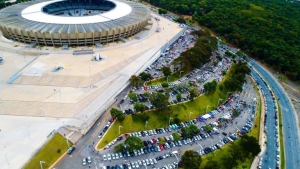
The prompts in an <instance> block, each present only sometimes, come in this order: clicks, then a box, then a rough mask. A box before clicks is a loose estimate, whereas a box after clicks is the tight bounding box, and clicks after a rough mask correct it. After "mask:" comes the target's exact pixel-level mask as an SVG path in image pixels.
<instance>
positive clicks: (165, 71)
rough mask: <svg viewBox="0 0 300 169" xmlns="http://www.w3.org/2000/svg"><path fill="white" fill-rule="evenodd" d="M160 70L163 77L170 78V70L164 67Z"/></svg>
mask: <svg viewBox="0 0 300 169" xmlns="http://www.w3.org/2000/svg"><path fill="white" fill-rule="evenodd" d="M160 70H161V71H162V73H163V74H164V76H165V77H167V76H170V75H171V73H172V72H171V69H170V68H169V67H166V66H164V67H162V68H161V69H160Z"/></svg>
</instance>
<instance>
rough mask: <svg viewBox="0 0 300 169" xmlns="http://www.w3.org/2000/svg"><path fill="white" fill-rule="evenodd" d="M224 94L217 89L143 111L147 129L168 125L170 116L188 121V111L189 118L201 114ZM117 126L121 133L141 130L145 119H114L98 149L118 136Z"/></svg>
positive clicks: (224, 93)
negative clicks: (167, 105)
mask: <svg viewBox="0 0 300 169" xmlns="http://www.w3.org/2000/svg"><path fill="white" fill-rule="evenodd" d="M226 94H227V91H225V90H223V91H220V90H219V89H217V90H216V91H215V92H214V93H209V94H205V95H202V96H199V97H197V98H195V99H194V100H193V101H189V102H185V103H181V104H177V105H173V106H169V107H168V108H166V109H165V110H154V111H148V112H145V113H147V115H148V116H149V117H150V118H149V120H148V124H147V129H156V128H161V127H166V126H168V123H169V118H170V117H172V118H174V117H177V118H179V119H180V120H181V121H188V120H189V114H190V112H192V113H191V116H190V118H191V119H194V118H196V117H198V116H199V115H203V114H205V113H206V112H205V111H206V107H207V105H210V107H208V111H211V110H213V109H215V108H216V105H217V103H218V100H219V98H222V99H224V98H225V97H226ZM224 100H225V99H224ZM119 126H123V128H121V131H120V133H121V134H122V133H129V132H136V131H142V130H144V129H145V121H143V120H141V119H140V118H139V117H138V116H134V117H133V116H132V115H127V116H126V117H125V120H124V121H123V122H120V121H118V120H117V121H115V122H114V124H113V125H112V126H111V127H110V129H109V130H108V131H107V133H109V134H106V135H105V136H104V137H103V139H102V140H101V142H100V144H99V145H98V147H97V148H98V149H100V148H103V147H104V146H105V145H106V144H108V143H109V142H111V141H112V140H113V139H115V138H117V137H118V134H119Z"/></svg>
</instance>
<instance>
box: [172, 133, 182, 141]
mask: <svg viewBox="0 0 300 169" xmlns="http://www.w3.org/2000/svg"><path fill="white" fill-rule="evenodd" d="M172 136H173V138H174V141H178V140H180V135H179V134H178V133H173V134H172Z"/></svg>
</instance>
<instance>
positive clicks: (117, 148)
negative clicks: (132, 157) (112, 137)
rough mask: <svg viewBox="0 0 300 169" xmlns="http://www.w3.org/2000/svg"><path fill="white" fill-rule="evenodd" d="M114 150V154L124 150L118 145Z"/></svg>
mask: <svg viewBox="0 0 300 169" xmlns="http://www.w3.org/2000/svg"><path fill="white" fill-rule="evenodd" d="M114 150H115V151H116V152H121V151H123V150H124V146H123V144H118V145H116V146H115V147H114Z"/></svg>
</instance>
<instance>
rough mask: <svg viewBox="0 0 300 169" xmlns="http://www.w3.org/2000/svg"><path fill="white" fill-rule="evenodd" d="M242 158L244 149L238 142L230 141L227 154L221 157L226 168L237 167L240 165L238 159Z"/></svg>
mask: <svg viewBox="0 0 300 169" xmlns="http://www.w3.org/2000/svg"><path fill="white" fill-rule="evenodd" d="M241 159H242V150H241V147H240V146H239V145H238V144H235V143H230V144H229V147H228V151H227V155H225V156H223V158H221V161H222V165H223V166H224V167H225V168H226V169H232V168H235V167H236V166H237V165H238V160H241Z"/></svg>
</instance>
